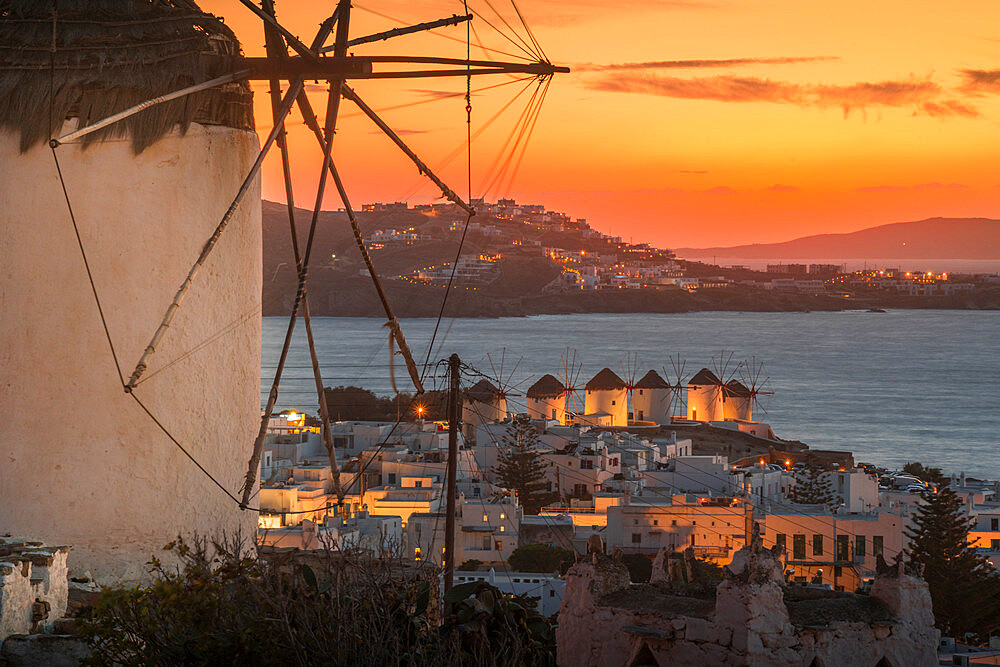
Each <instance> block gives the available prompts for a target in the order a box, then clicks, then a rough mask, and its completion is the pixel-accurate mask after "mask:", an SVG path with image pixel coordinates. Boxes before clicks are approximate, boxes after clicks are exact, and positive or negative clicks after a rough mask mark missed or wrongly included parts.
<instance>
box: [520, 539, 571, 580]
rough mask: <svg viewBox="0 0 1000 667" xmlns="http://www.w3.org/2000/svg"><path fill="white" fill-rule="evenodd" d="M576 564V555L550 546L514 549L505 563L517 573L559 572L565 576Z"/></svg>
mask: <svg viewBox="0 0 1000 667" xmlns="http://www.w3.org/2000/svg"><path fill="white" fill-rule="evenodd" d="M575 562H576V553H574V552H572V551H570V550H569V549H563V548H561V547H554V546H552V545H551V544H525V545H524V546H520V547H518V548H516V549H514V552H513V553H511V555H510V558H508V559H507V563H508V564H509V565H510V567H511V569H512V570H516V571H518V572H549V573H551V572H559V573H561V574H565V573H566V570H568V569H569V566H570V565H572V564H573V563H575Z"/></svg>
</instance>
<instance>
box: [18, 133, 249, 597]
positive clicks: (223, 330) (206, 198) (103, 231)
mask: <svg viewBox="0 0 1000 667" xmlns="http://www.w3.org/2000/svg"><path fill="white" fill-rule="evenodd" d="M75 125H76V123H75V121H72V122H70V123H67V125H66V127H65V128H64V131H70V130H72V129H75ZM258 146H259V142H258V139H257V136H256V134H255V133H253V132H248V131H242V130H235V129H231V128H227V127H214V126H213V127H205V126H200V125H194V124H193V125H191V127H190V128H189V129H188V132H187V134H186V135H185V136H183V137H182V136H180V134H179V133H177V132H176V131H175V132H174V133H172V134H170V135H167V136H166V137H164V138H162V139H160V140H159V141H157V142H156V143H155V144H153V145H152V146H151V147H149V148H147V149H146V150H145V151H143V152H142V153H140V154H139V155H135V154H133V151H132V145H131V142H130V141H110V142H107V143H103V144H95V145H92V146H90V147H89V148H87V149H85V150H82V149H81V148H80V147H79V146H78V145H68V146H63V147H61V148H59V149H57V150H58V155H59V160H60V163H61V165H62V169H63V175H64V176H65V178H66V186H67V188H68V190H69V194H70V198H71V201H72V204H73V209H74V212H75V213H76V217H77V221H78V223H79V226H80V235H81V237H82V240H83V243H84V246H85V247H86V249H87V252H88V257H89V260H90V265H91V269H92V271H93V274H94V280H95V281H96V284H97V289H98V292H99V294H100V296H101V298H102V301H103V306H104V312H105V315H106V317H107V320H108V327H109V329H110V333H111V337H112V339H113V341H114V343H115V346H116V348H117V351H118V356H119V360H120V363H121V366H122V372H123V373H124V374H125V377H126V378H127V377H128V376H129V375H130V374H131V372H132V369H133V367H134V365H135V363H136V361H137V360H138V358H139V356H140V354H141V353H142V351H143V349H144V347H145V346H146V344H147V343H148V342H149V339H150V337H151V336H152V334H153V331H154V330H155V329H156V327H157V325H158V324H159V322H160V319H161V318H162V316H163V313H164V310H165V309H166V307H167V305H168V304H169V303H170V301H171V299H172V298H173V295H174V293H175V291H176V290H177V288H178V286H179V285H180V283H181V281H182V280H183V278H184V276H185V275H186V274H187V272H188V270H189V269H190V267H191V265H192V263H193V262H194V260H195V258H196V257H197V256H198V254H199V252H200V251H201V249H202V247H203V245H204V243H205V241H206V239H207V238H208V237H209V235H210V234H211V233H212V230H213V229H214V228H215V226H216V225H217V224H218V222H219V219H220V217H221V216H222V214H223V213H224V212H225V210H226V208H227V207H228V205H229V202H230V201H231V199H232V197H233V195H234V194H235V192H236V190H237V188H238V186H239V184H240V182H241V181H242V180H243V178H244V177H245V176H246V173H247V171H248V170H249V167H250V164H251V163H252V162H253V159H254V158H255V157H256V154H257V151H258ZM0 174H2V177H0V266H2V267H3V272H4V277H3V280H2V281H0V303H2V315H0V322H2V324H0V364H2V368H3V382H2V383H0V410H2V412H3V413H4V414H5V415H8V417H10V419H8V420H7V424H6V425H5V427H4V429H3V464H2V466H0V533H12V534H14V535H23V536H30V537H33V538H37V539H39V540H42V541H44V542H45V543H47V544H66V545H70V546H71V547H72V551H71V553H70V558H69V566H70V569H71V571H75V572H82V571H85V570H90V571H91V573H92V574H93V575H94V576H95V577H96V578H97V579H98V581H101V582H113V581H127V580H134V579H138V578H141V577H142V576H143V574H144V571H145V570H144V565H143V564H144V563H146V562H147V561H148V560H149V557H150V556H151V555H153V554H157V555H162V552H160V549H161V548H162V547H163V545H164V544H166V543H167V542H169V541H170V540H171V539H173V538H174V537H176V536H177V535H178V534H183V535H191V534H192V533H194V532H198V533H201V534H207V535H212V536H221V534H222V532H223V531H225V532H227V533H229V534H231V535H232V534H234V533H236V532H237V531H242V535H243V537H244V538H252V537H254V535H255V532H256V521H257V517H256V514H255V513H252V512H249V511H247V512H241V511H240V510H239V508H238V507H237V505H236V504H235V503H234V502H233V501H232V500H230V499H229V498H228V497H227V496H226V495H224V494H223V492H222V491H221V490H220V489H218V488H217V487H216V486H214V485H213V483H212V482H211V481H210V480H209V479H208V478H206V477H205V475H204V474H203V473H202V472H200V471H199V470H198V469H197V468H196V467H195V466H194V464H193V463H191V462H190V461H189V460H188V459H187V458H185V457H184V455H183V454H182V453H181V452H180V451H178V449H177V447H176V446H175V445H174V444H172V443H171V442H170V441H169V440H168V439H167V437H166V436H165V435H164V434H163V433H162V432H161V431H160V430H159V429H158V428H157V427H156V425H155V424H154V423H153V422H152V421H151V420H150V418H149V417H148V416H146V414H144V413H143V412H142V410H141V409H140V408H139V406H138V405H137V404H136V403H135V401H133V400H132V398H130V397H129V396H127V395H126V394H125V393H124V392H123V390H122V387H121V384H120V383H119V379H118V375H117V373H116V372H115V367H114V362H113V361H112V357H111V353H110V352H109V349H108V343H107V341H106V340H105V335H104V331H103V329H102V328H101V322H100V319H99V318H98V313H97V308H96V306H95V304H94V297H93V295H92V294H91V289H90V285H89V283H88V281H87V275H86V272H85V269H84V264H83V260H82V259H81V256H80V251H79V248H78V247H77V241H76V237H75V236H74V233H73V227H72V225H71V223H70V218H69V214H68V213H67V208H66V202H65V201H64V199H63V195H62V192H61V190H60V187H59V181H58V179H57V177H56V171H55V166H54V163H53V159H52V155H51V151H50V149H49V148H48V146H46V145H45V144H44V143H42V144H38V145H36V146H35V147H33V148H31V149H30V150H29V151H28V152H27V153H24V154H22V153H20V151H19V146H18V137H17V136H15V135H12V134H10V133H9V132H7V131H3V130H0ZM260 225H261V213H260V188H259V183H258V184H255V185H254V187H252V188H251V189H250V191H249V192H248V193H247V195H246V198H245V200H244V202H243V203H242V204H241V205H240V207H239V210H238V211H237V212H236V215H235V216H234V218H233V219H232V222H231V223H230V224H229V227H228V228H227V230H226V232H225V235H224V236H223V237H222V239H221V240H220V241H219V243H218V245H217V246H216V248H215V251H214V252H213V254H212V255H211V257H210V258H209V259H208V261H207V263H206V265H205V266H204V267H203V268H202V270H201V272H200V274H199V275H198V277H197V279H196V280H195V282H194V286H193V287H192V289H191V291H190V292H189V293H188V295H187V297H186V298H185V299H184V302H183V305H182V307H181V308H180V310H179V311H178V313H177V316H176V317H175V319H174V321H173V324H172V326H171V327H170V329H169V330H168V331H167V333H166V335H165V337H164V338H163V341H162V343H161V344H160V346H159V348H158V349H157V350H156V354H155V355H154V356H153V357H152V359H151V363H150V367H149V370H148V371H147V372H146V376H145V377H146V382H144V383H142V384H140V385H139V386H138V387H137V388H136V395H137V396H138V397H139V398H140V399H141V400H142V401H143V402H144V403H145V404H146V405H147V406H148V407H149V409H150V410H151V411H152V412H153V413H154V414H155V415H157V416H158V417H159V418H160V420H161V421H162V423H163V424H164V426H165V427H166V428H168V429H170V431H172V432H173V433H174V434H175V435H176V437H177V438H178V439H179V440H180V442H181V443H183V444H184V446H185V447H186V448H188V450H189V451H190V452H191V454H192V455H193V456H194V457H196V458H197V459H198V461H199V462H201V464H202V465H204V466H205V468H206V469H208V470H209V471H210V472H211V473H212V474H213V475H215V476H216V477H217V478H218V479H219V481H220V482H221V483H222V484H223V485H225V487H226V488H228V489H229V490H231V491H232V492H234V493H236V492H237V490H238V489H239V487H240V484H241V480H242V477H243V475H244V474H245V472H246V462H247V459H248V458H249V455H250V449H251V444H252V442H253V437H254V435H255V434H256V431H257V427H258V424H259V421H260V335H261V332H260V294H261V228H260ZM216 336H218V337H217V338H216V339H215V340H214V341H212V342H211V343H210V344H208V345H205V346H204V347H202V348H200V349H199V348H198V346H199V345H201V344H203V343H206V342H207V341H209V339H212V338H213V337H216ZM185 355H187V356H185ZM171 362H175V363H173V364H172V365H169V366H168V364H170V363H171ZM161 369H162V372H158V371H161Z"/></svg>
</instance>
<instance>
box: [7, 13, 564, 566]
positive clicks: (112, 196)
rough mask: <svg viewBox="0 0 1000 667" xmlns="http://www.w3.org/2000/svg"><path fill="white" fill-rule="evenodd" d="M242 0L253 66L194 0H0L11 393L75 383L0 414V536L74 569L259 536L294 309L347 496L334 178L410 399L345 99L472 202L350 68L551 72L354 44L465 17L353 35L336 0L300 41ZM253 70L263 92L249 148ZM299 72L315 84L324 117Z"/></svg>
mask: <svg viewBox="0 0 1000 667" xmlns="http://www.w3.org/2000/svg"><path fill="white" fill-rule="evenodd" d="M240 2H241V4H242V5H244V6H245V7H246V8H247V9H249V10H250V11H252V12H253V13H254V14H256V15H257V16H258V17H259V18H260V19H261V21H262V27H263V31H264V37H265V42H266V47H267V56H266V57H261V58H248V57H243V55H242V53H241V50H240V44H239V42H238V41H237V39H236V36H235V35H234V34H233V33H232V31H230V30H229V29H228V28H227V27H226V25H225V23H224V22H223V21H222V20H221V19H220V18H218V17H215V16H213V15H211V14H208V13H206V12H203V11H201V10H200V9H199V8H198V6H197V5H196V3H195V2H194V1H193V0H131V1H129V2H99V3H94V2H88V1H84V0H58V2H56V1H53V2H40V1H38V0H6V1H5V2H4V3H3V5H2V8H0V174H2V177H0V202H3V206H2V208H3V216H4V220H3V230H2V231H0V234H2V235H3V236H2V238H0V264H2V265H3V267H4V270H5V274H6V277H5V282H4V296H3V317H2V318H0V323H2V324H0V327H2V329H0V358H3V359H4V378H5V388H4V403H3V408H4V410H5V411H6V412H7V413H8V414H22V415H23V414H37V413H38V410H39V406H44V405H51V404H52V399H53V396H55V395H57V394H65V395H67V397H68V400H63V401H60V402H59V408H58V414H57V415H56V416H52V417H50V418H43V419H17V420H13V421H12V422H11V423H10V424H8V425H7V428H6V430H5V436H6V438H5V452H4V457H5V458H4V467H3V470H2V474H0V533H5V532H6V533H14V534H19V535H27V536H32V537H35V538H39V539H41V540H44V541H48V542H50V543H56V544H69V545H72V546H73V555H72V557H71V563H70V564H71V567H73V568H74V569H78V570H90V571H91V572H92V573H93V574H94V575H95V577H97V578H98V580H99V581H101V582H111V581H115V580H119V581H120V580H129V579H136V578H141V577H143V576H144V575H145V572H146V570H145V563H146V562H147V561H148V560H149V557H150V555H151V554H159V553H161V548H162V546H163V545H164V544H165V543H167V542H168V541H170V540H171V539H173V538H174V537H176V536H177V535H178V534H191V533H194V532H197V533H201V534H203V535H205V534H210V535H222V534H223V533H229V534H234V533H236V532H237V531H239V532H242V533H243V535H244V536H246V535H250V534H253V532H254V530H255V525H256V520H257V517H256V508H255V506H254V501H255V499H256V497H257V494H256V491H257V489H258V475H259V470H260V459H261V453H262V447H263V444H264V440H265V438H266V435H267V425H268V422H269V417H270V415H271V413H272V410H273V409H274V406H275V401H276V400H277V397H278V390H279V382H280V378H281V374H282V369H283V367H284V362H285V359H286V356H287V351H288V347H289V344H290V341H291V338H292V333H293V331H294V328H295V324H296V321H297V319H298V318H299V317H300V316H301V318H302V320H303V321H304V324H305V329H306V334H307V339H308V341H309V344H310V353H311V358H312V362H313V364H312V365H313V370H314V376H315V380H316V386H317V401H318V403H319V411H320V414H321V418H322V422H323V424H324V429H323V431H324V436H325V438H324V440H325V443H326V445H327V451H328V453H329V455H330V464H331V469H332V473H333V477H334V481H335V486H336V489H337V495H338V498H339V500H341V501H342V499H343V493H342V489H341V488H340V485H339V469H338V467H337V461H336V454H335V451H334V449H333V443H332V437H331V436H330V435H329V434H330V429H329V428H328V425H329V419H328V415H327V414H326V408H325V400H324V398H323V382H322V377H321V375H320V372H319V368H320V364H319V362H318V360H317V354H316V350H315V346H314V345H313V344H312V335H311V328H310V323H309V309H308V300H307V296H306V294H307V292H306V286H307V281H308V268H309V260H310V253H311V251H312V244H313V239H314V232H315V228H316V223H317V219H318V217H319V213H320V210H321V207H322V204H323V194H324V190H325V187H326V185H327V182H328V180H332V182H333V184H334V185H335V186H336V189H337V191H338V194H339V195H340V198H341V200H342V202H343V205H344V210H345V215H346V217H347V218H348V221H349V222H350V224H351V226H352V229H353V231H354V233H355V237H356V241H357V245H358V250H359V253H360V255H361V257H362V259H363V260H364V262H365V264H366V266H367V268H368V269H369V274H370V275H371V278H372V280H373V282H375V287H376V291H377V293H378V295H379V298H380V301H381V303H382V306H383V308H384V310H385V313H386V319H387V327H388V330H389V332H390V341H391V343H390V345H391V346H393V347H394V348H395V349H398V350H400V352H401V354H402V356H403V359H404V361H405V362H406V367H407V371H408V373H409V376H410V378H411V380H412V381H413V383H414V388H415V389H416V391H417V392H418V393H419V392H421V391H422V390H423V385H422V381H421V374H420V371H419V369H418V368H417V366H416V364H415V363H414V361H413V357H412V355H411V354H410V352H409V348H408V347H407V345H406V341H405V338H404V337H403V334H402V330H401V327H400V325H399V322H398V320H397V319H396V318H395V316H394V315H393V312H392V309H391V305H390V303H389V301H388V298H387V297H386V295H385V292H384V290H382V288H381V285H380V283H378V280H377V272H376V271H375V268H374V266H373V265H372V262H371V257H370V255H369V253H368V251H367V249H366V247H365V245H364V242H363V240H362V237H361V233H360V228H359V226H358V223H357V218H356V216H355V215H354V212H353V208H352V207H351V204H350V201H349V198H348V194H347V191H346V189H345V187H344V184H343V181H342V179H341V177H340V173H339V172H338V170H337V168H336V166H335V164H334V161H333V158H332V149H333V144H334V136H335V132H336V129H337V119H338V113H339V109H340V106H341V101H342V100H348V101H349V102H351V103H352V104H354V105H355V106H357V107H358V109H359V110H360V111H361V113H362V114H363V115H364V116H366V117H367V118H368V119H370V120H371V121H372V123H374V125H375V126H376V127H377V128H378V130H379V131H381V132H382V133H384V134H385V135H387V136H388V137H389V138H390V139H391V140H392V142H393V143H394V144H395V145H396V146H397V147H398V148H399V149H400V150H401V151H402V152H403V153H404V154H405V155H406V156H407V157H408V158H409V159H410V160H411V161H413V163H414V164H415V165H416V166H417V168H418V170H419V171H420V172H421V173H422V174H424V175H425V176H426V177H427V178H428V179H430V180H432V181H433V182H434V183H435V184H436V185H438V186H439V187H440V188H441V191H442V193H443V195H444V196H445V197H446V198H447V199H448V200H449V201H451V202H452V203H453V204H454V205H455V206H457V207H459V208H461V209H463V210H464V211H466V212H467V213H468V219H470V220H471V217H472V215H473V214H474V213H475V211H474V210H473V208H472V207H471V205H470V204H469V203H467V202H466V201H464V200H463V199H462V198H461V197H459V196H458V195H457V194H456V193H455V192H454V191H453V190H452V189H450V188H448V187H447V186H446V185H445V184H444V183H443V182H442V181H441V179H439V178H438V177H437V176H436V175H435V174H434V172H433V171H432V170H430V169H429V168H428V167H427V165H426V164H425V163H424V162H423V161H421V160H420V158H419V157H418V156H417V155H416V153H414V152H413V151H412V150H411V149H410V148H409V147H408V146H407V145H406V144H405V143H404V141H403V140H402V138H401V137H400V136H399V134H398V133H396V132H394V131H393V130H392V129H391V128H390V127H389V125H388V124H386V123H385V121H383V120H382V119H381V117H379V116H378V114H377V113H376V112H375V111H374V110H373V109H372V108H371V107H369V106H368V105H367V104H366V103H365V102H364V100H363V99H362V98H361V96H359V95H358V94H357V92H355V91H354V90H353V88H352V87H351V86H350V85H349V83H351V82H352V81H353V80H355V79H366V80H374V79H399V78H425V77H435V78H436V77H441V76H450V77H456V78H459V79H460V80H463V81H466V82H469V83H467V87H466V93H467V95H468V96H469V97H467V99H471V94H472V89H471V81H472V79H473V77H479V76H481V75H486V74H500V75H503V74H512V73H517V74H523V75H527V76H528V77H529V78H530V79H532V82H533V83H534V84H537V85H539V86H541V85H546V86H547V85H548V81H549V80H550V79H551V75H552V74H553V73H555V72H557V71H565V70H564V68H556V67H554V66H552V65H551V63H549V62H548V59H547V58H545V57H544V53H541V52H540V49H538V50H539V54H537V55H532V57H530V58H528V59H527V60H525V62H517V63H513V62H504V61H498V60H485V61H481V60H474V59H472V58H471V57H470V56H469V55H468V53H469V49H470V48H471V44H470V43H469V42H468V41H466V47H467V52H466V57H465V58H440V57H435V56H424V55H421V56H378V55H365V54H364V53H363V51H364V49H363V48H362V47H363V46H364V45H366V44H373V43H378V42H380V41H382V40H385V39H390V38H393V37H396V36H399V35H406V34H412V33H416V32H420V31H424V30H428V29H431V28H441V27H445V26H454V25H458V24H462V23H467V22H468V21H470V20H471V19H472V18H473V16H472V15H471V14H467V15H463V16H451V17H448V18H445V19H441V20H437V21H431V22H427V23H423V24H418V25H414V26H408V27H403V28H398V29H395V30H391V31H387V32H383V33H376V34H373V35H363V36H356V37H353V38H352V37H351V35H350V17H351V3H350V2H349V1H348V0H339V1H338V2H337V3H336V11H335V12H334V13H333V15H331V16H330V18H329V19H327V20H326V21H324V22H323V23H322V24H321V26H320V27H319V30H318V31H317V34H316V36H315V37H314V39H313V40H312V42H311V44H308V45H307V44H304V43H302V42H301V41H299V40H298V39H297V38H296V37H295V36H294V35H293V34H292V33H291V32H290V31H289V30H287V29H286V28H285V27H284V26H282V25H281V24H280V23H279V22H278V21H277V19H276V18H275V14H274V3H273V0H261V4H259V5H258V4H255V3H254V2H252V1H251V0H240ZM525 29H526V30H527V26H526V25H525ZM331 37H332V41H333V44H332V45H330V46H327V42H328V41H329V40H330V38H331ZM532 44H533V45H534V46H535V47H537V46H538V45H537V43H535V42H534V41H532ZM349 49H351V50H352V51H359V53H350V54H349V53H348V50H349ZM532 53H533V52H532ZM250 80H259V81H266V82H268V85H269V87H270V89H271V97H272V105H271V111H272V113H271V118H270V121H271V123H270V126H271V130H270V132H269V133H268V134H267V137H266V139H265V140H264V141H263V144H261V142H260V140H259V139H258V136H257V134H256V133H255V132H254V131H253V128H254V118H253V112H252V105H251V94H250V87H249V85H248V81H250ZM307 80H321V81H325V82H329V89H328V93H327V96H326V97H327V99H326V108H325V112H324V118H323V119H322V120H319V119H317V118H316V115H315V114H314V113H313V111H312V107H311V103H310V99H309V97H308V95H307V94H306V93H305V90H304V87H305V81H307ZM294 106H297V107H298V109H299V111H300V112H301V115H302V117H303V119H304V120H305V123H306V126H307V127H308V129H309V130H310V131H311V132H312V134H313V135H314V136H315V138H316V142H317V144H318V146H319V147H320V150H321V152H322V155H323V158H322V169H321V174H320V177H319V185H318V187H317V196H316V200H315V205H314V208H313V211H312V220H311V224H310V226H309V233H308V235H307V236H305V237H304V238H303V239H302V243H301V245H300V244H299V240H298V238H297V232H296V231H295V230H296V224H295V219H294V211H295V206H294V197H293V192H292V180H291V172H290V164H289V160H290V158H289V154H288V151H287V146H286V145H285V136H284V124H285V120H286V118H288V117H289V114H290V112H291V111H292V108H293V107H294ZM467 108H469V107H468V106H467ZM468 113H471V111H469V112H468ZM463 120H464V119H463ZM470 140H471V138H470ZM274 145H277V146H278V147H279V149H280V151H281V158H282V172H283V176H284V182H285V194H286V201H287V203H288V211H289V222H290V236H291V240H292V246H293V250H294V257H295V261H296V265H297V273H298V276H299V277H298V281H297V285H296V293H295V299H294V302H293V306H292V309H291V310H292V313H291V316H290V318H289V323H288V327H287V332H286V337H285V345H284V347H283V349H282V353H281V357H280V360H279V363H278V369H277V371H276V373H275V380H274V383H273V384H272V387H271V390H270V392H269V394H268V400H267V404H266V407H265V409H264V414H263V415H262V414H261V410H260V398H261V395H260V350H261V347H260V346H261V326H260V308H261V304H260V295H261V212H260V177H259V174H260V168H261V165H262V163H263V161H264V158H265V157H266V156H267V154H268V152H269V150H270V148H271V147H273V146H274ZM442 310H443V306H442ZM255 422H256V424H259V426H257V425H256V424H255ZM241 461H244V462H246V463H240V462H241ZM241 468H242V470H241Z"/></svg>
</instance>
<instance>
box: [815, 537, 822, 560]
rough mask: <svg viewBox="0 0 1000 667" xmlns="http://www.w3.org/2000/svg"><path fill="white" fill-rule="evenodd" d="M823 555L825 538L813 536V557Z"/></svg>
mask: <svg viewBox="0 0 1000 667" xmlns="http://www.w3.org/2000/svg"><path fill="white" fill-rule="evenodd" d="M822 555H823V536H822V535H813V556H822Z"/></svg>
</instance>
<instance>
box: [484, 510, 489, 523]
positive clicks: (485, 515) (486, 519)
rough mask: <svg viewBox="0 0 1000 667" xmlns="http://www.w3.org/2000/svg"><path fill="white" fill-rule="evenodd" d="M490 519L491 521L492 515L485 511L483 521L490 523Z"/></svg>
mask: <svg viewBox="0 0 1000 667" xmlns="http://www.w3.org/2000/svg"><path fill="white" fill-rule="evenodd" d="M489 521H490V515H489V514H486V513H485V512H484V513H483V523H489Z"/></svg>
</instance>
